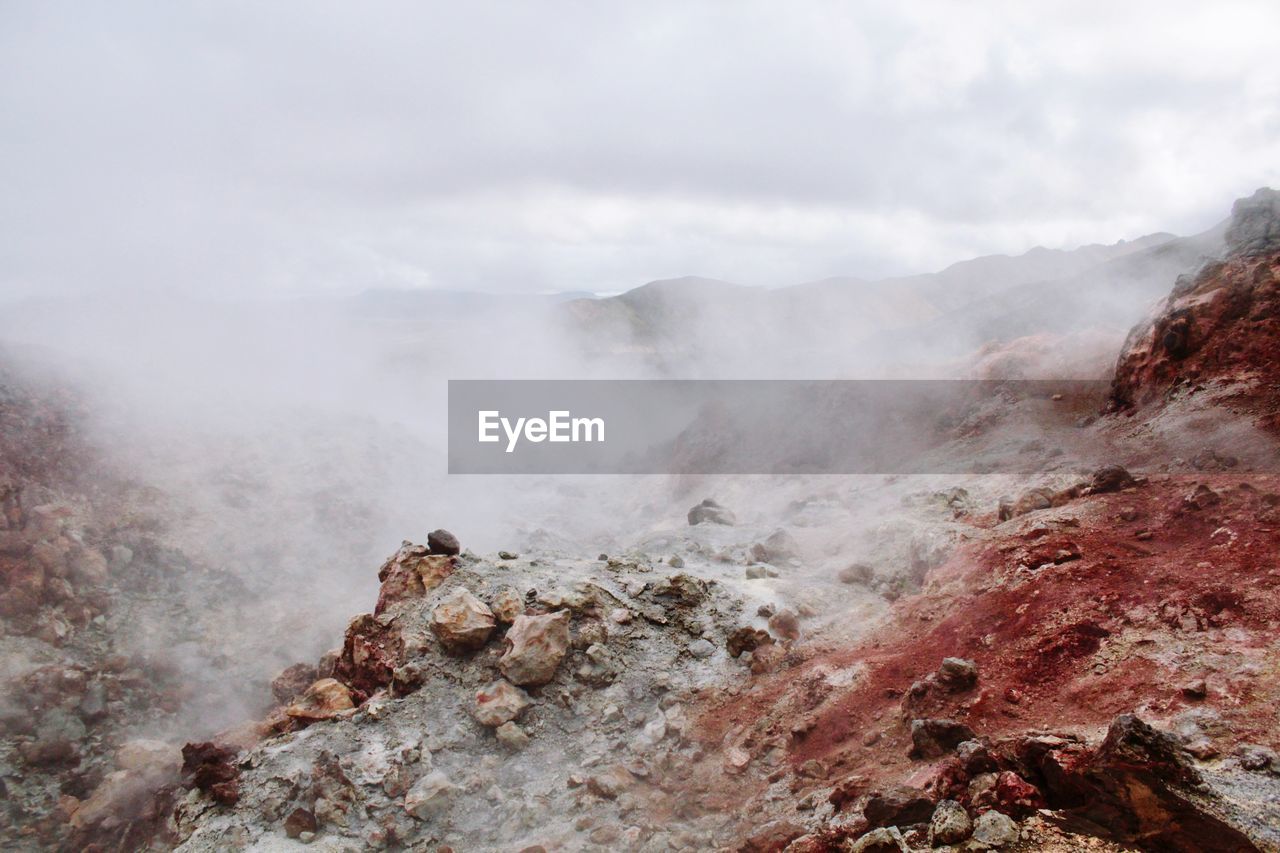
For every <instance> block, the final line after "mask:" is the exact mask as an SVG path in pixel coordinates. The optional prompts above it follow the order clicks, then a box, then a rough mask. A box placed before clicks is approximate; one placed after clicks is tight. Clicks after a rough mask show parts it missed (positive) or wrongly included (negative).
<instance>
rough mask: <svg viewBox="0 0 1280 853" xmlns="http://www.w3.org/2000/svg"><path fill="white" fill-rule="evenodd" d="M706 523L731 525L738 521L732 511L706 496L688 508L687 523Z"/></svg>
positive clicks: (691, 524)
mask: <svg viewBox="0 0 1280 853" xmlns="http://www.w3.org/2000/svg"><path fill="white" fill-rule="evenodd" d="M706 523H710V524H727V525H729V526H730V527H732V526H733V525H735V524H737V523H738V519H737V518H736V517H735V516H734V514H733V513H732V512H730V511H729V510H727V509H725V508H724V507H722V506H720V504H718V503H716V502H715V501H713V500H712V499H711V498H706V499H705V500H703V501H702V503H700V504H698V505H697V506H695V507H694V508H693V509H691V510H689V525H690V526H693V525H696V524H706Z"/></svg>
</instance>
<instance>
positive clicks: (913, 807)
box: [862, 787, 933, 826]
mask: <svg viewBox="0 0 1280 853" xmlns="http://www.w3.org/2000/svg"><path fill="white" fill-rule="evenodd" d="M862 815H863V817H865V818H866V819H867V822H868V823H869V824H871V825H872V826H907V825H909V824H913V823H925V822H926V821H928V820H929V819H930V818H931V817H933V800H931V799H930V798H929V797H928V796H926V795H925V794H924V792H922V791H918V790H916V789H915V788H901V787H899V788H889V789H888V790H885V791H877V792H875V793H873V794H872V795H871V797H870V798H869V799H868V800H867V804H866V805H865V806H863V809H862Z"/></svg>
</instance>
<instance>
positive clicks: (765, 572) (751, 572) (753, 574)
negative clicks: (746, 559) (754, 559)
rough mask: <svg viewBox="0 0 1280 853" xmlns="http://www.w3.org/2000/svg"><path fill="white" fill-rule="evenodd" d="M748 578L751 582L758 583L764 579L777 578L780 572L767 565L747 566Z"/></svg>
mask: <svg viewBox="0 0 1280 853" xmlns="http://www.w3.org/2000/svg"><path fill="white" fill-rule="evenodd" d="M746 576H747V580H749V581H757V580H762V579H763V578H776V577H778V572H777V571H775V570H774V569H771V568H769V567H768V566H765V565H754V566H747V569H746Z"/></svg>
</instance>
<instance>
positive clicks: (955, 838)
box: [929, 800, 973, 847]
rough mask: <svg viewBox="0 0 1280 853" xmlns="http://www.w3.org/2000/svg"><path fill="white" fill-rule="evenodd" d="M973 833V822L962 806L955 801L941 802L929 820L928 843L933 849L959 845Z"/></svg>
mask: <svg viewBox="0 0 1280 853" xmlns="http://www.w3.org/2000/svg"><path fill="white" fill-rule="evenodd" d="M972 833H973V822H972V821H970V820H969V813H968V812H966V811H965V810H964V806H962V805H960V804H959V803H957V802H956V801H955V800H943V801H942V802H940V803H938V807H937V808H936V809H934V811H933V817H932V818H931V819H930V820H929V843H930V844H932V845H933V846H934V847H937V846H938V845H940V844H959V843H960V842H961V841H964V840H965V839H966V838H968V837H969V836H970V835H971V834H972Z"/></svg>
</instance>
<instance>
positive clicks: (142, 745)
mask: <svg viewBox="0 0 1280 853" xmlns="http://www.w3.org/2000/svg"><path fill="white" fill-rule="evenodd" d="M116 766H117V767H119V768H120V769H121V770H134V771H137V772H139V773H146V774H156V775H164V774H168V773H177V772H178V770H180V769H181V768H182V750H181V749H180V748H178V747H177V746H174V745H173V744H171V743H165V742H164V741H162V740H149V739H146V738H138V739H136V740H131V741H126V742H125V743H124V744H123V745H121V747H120V748H119V749H117V750H116Z"/></svg>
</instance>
